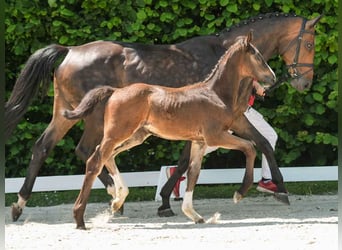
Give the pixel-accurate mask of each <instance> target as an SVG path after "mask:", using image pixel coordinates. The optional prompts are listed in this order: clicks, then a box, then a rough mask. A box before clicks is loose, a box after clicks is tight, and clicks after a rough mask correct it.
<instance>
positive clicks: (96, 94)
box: [63, 86, 115, 120]
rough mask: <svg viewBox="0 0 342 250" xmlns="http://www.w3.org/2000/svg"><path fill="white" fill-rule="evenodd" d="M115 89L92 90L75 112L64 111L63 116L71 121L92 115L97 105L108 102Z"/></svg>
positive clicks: (105, 87)
mask: <svg viewBox="0 0 342 250" xmlns="http://www.w3.org/2000/svg"><path fill="white" fill-rule="evenodd" d="M114 91H115V88H112V87H110V86H102V87H98V88H95V89H92V90H90V91H89V92H88V93H87V94H86V95H85V96H84V97H83V99H82V101H81V102H80V104H79V105H78V106H77V107H76V108H75V109H74V110H72V111H71V110H64V112H63V116H64V117H65V118H67V119H69V120H76V119H82V118H84V117H86V116H87V115H89V114H91V113H92V112H93V110H94V108H95V107H96V105H97V104H99V103H102V102H106V101H107V100H108V99H109V97H110V96H111V95H112V94H113V92H114Z"/></svg>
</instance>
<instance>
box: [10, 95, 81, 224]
mask: <svg viewBox="0 0 342 250" xmlns="http://www.w3.org/2000/svg"><path fill="white" fill-rule="evenodd" d="M55 102H56V100H55ZM56 106H58V105H57V104H55V109H56ZM76 122H77V121H70V120H66V119H65V118H64V117H63V116H61V115H60V112H54V115H53V117H52V120H51V122H50V124H49V125H48V127H47V128H46V129H45V131H44V132H43V134H42V135H41V136H40V137H39V139H38V140H37V141H36V143H35V145H34V146H33V152H32V157H31V161H30V164H29V167H28V169H27V173H26V177H25V180H24V184H23V186H22V187H21V189H20V191H19V194H18V201H17V202H16V203H13V204H12V220H13V221H17V220H18V219H19V217H20V215H21V214H22V212H23V209H24V207H25V205H26V203H27V201H28V199H29V198H30V196H31V194H32V189H33V185H34V183H35V180H36V177H37V175H38V172H39V170H40V168H41V167H42V165H43V164H44V161H45V160H46V158H47V157H48V155H49V153H50V152H51V151H52V149H53V148H54V147H55V146H56V144H57V143H58V142H59V141H60V140H61V139H62V138H63V137H64V135H65V134H66V132H67V131H68V130H69V129H70V128H71V127H72V126H73V125H74V124H75V123H76Z"/></svg>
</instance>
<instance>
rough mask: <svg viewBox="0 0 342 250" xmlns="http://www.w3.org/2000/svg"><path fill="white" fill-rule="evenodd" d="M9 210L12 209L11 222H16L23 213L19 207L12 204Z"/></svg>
mask: <svg viewBox="0 0 342 250" xmlns="http://www.w3.org/2000/svg"><path fill="white" fill-rule="evenodd" d="M11 208H12V220H13V221H17V220H18V219H19V217H20V215H21V214H22V213H23V209H22V208H21V207H19V205H18V204H17V203H13V204H12V206H11Z"/></svg>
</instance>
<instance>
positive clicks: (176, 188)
mask: <svg viewBox="0 0 342 250" xmlns="http://www.w3.org/2000/svg"><path fill="white" fill-rule="evenodd" d="M176 169H177V167H171V168H170V176H171V175H173V173H174V172H175V171H176ZM184 180H185V177H184V176H181V177H180V178H179V179H178V180H177V182H176V185H175V187H174V188H173V194H174V195H175V197H176V198H179V196H180V192H179V188H180V183H181V181H184Z"/></svg>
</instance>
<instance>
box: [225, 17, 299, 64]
mask: <svg viewBox="0 0 342 250" xmlns="http://www.w3.org/2000/svg"><path fill="white" fill-rule="evenodd" d="M295 19H298V20H300V21H301V19H302V18H301V17H283V16H279V17H276V16H273V17H264V18H262V19H260V20H259V19H258V18H256V19H255V21H253V22H250V23H248V24H244V25H239V26H238V27H234V28H232V29H231V30H229V31H226V32H223V33H221V34H220V36H219V38H220V39H221V42H222V45H223V46H224V47H226V48H229V47H230V46H231V45H232V44H233V43H234V41H235V38H236V37H237V36H241V35H246V34H247V33H248V31H249V30H251V29H253V30H254V32H253V34H254V36H253V45H255V46H256V47H257V48H258V50H259V51H260V53H261V54H262V55H263V57H264V58H265V60H266V61H267V60H269V59H270V58H271V57H272V56H275V55H277V54H280V53H281V52H283V50H284V47H285V46H287V44H288V43H289V41H290V40H291V37H292V36H293V35H292V34H290V33H292V32H297V31H296V30H293V29H291V28H290V25H291V24H293V23H294V21H295ZM291 21H293V22H291Z"/></svg>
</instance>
